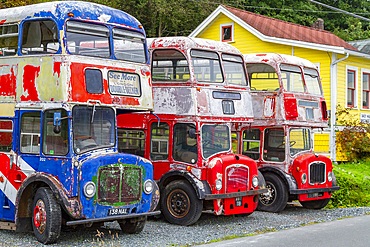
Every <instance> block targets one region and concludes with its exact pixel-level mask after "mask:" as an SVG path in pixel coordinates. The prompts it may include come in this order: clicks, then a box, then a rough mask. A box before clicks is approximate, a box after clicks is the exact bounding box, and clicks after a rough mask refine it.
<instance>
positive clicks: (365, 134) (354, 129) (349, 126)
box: [336, 105, 370, 161]
mask: <svg viewBox="0 0 370 247" xmlns="http://www.w3.org/2000/svg"><path fill="white" fill-rule="evenodd" d="M337 117H338V121H337V122H338V124H339V125H342V126H344V128H343V130H341V131H338V132H337V139H336V142H337V145H338V146H339V147H340V148H341V151H342V152H344V154H345V155H346V156H347V158H348V160H349V161H357V160H366V159H368V158H369V157H370V124H369V123H364V122H361V121H360V119H359V118H358V117H357V116H356V115H351V113H350V111H349V109H345V108H343V107H341V106H340V105H338V107H337Z"/></svg>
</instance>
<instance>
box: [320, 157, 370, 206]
mask: <svg viewBox="0 0 370 247" xmlns="http://www.w3.org/2000/svg"><path fill="white" fill-rule="evenodd" d="M333 171H334V174H335V177H336V178H337V181H338V185H339V186H340V190H339V191H336V192H334V193H333V194H332V199H331V201H330V203H329V205H328V206H327V207H328V208H340V207H369V206H370V162H369V161H367V162H361V163H343V164H340V165H334V166H333Z"/></svg>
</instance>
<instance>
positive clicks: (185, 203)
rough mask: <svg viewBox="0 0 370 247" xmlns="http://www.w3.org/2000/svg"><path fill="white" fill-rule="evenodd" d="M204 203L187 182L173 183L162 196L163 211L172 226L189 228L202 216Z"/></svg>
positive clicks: (165, 189)
mask: <svg viewBox="0 0 370 247" xmlns="http://www.w3.org/2000/svg"><path fill="white" fill-rule="evenodd" d="M202 209H203V201H202V200H200V199H198V197H197V195H196V193H195V191H194V188H193V187H192V186H191V185H190V184H189V183H188V182H187V181H173V182H171V183H170V184H168V185H167V186H166V187H165V188H164V191H163V193H162V196H161V210H162V214H163V216H164V217H165V218H166V220H167V221H168V222H170V223H172V224H177V225H182V226H189V225H192V224H194V223H195V222H197V221H198V219H199V217H200V215H201V214H202Z"/></svg>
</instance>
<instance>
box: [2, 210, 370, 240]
mask: <svg viewBox="0 0 370 247" xmlns="http://www.w3.org/2000/svg"><path fill="white" fill-rule="evenodd" d="M365 214H370V207H361V208H340V209H331V210H329V209H322V210H308V209H304V208H302V207H301V206H300V205H297V204H292V205H288V207H287V208H286V209H285V210H284V211H283V212H282V213H266V212H259V211H256V212H254V213H253V214H251V215H249V216H215V215H213V214H210V213H203V214H202V216H201V218H200V219H199V221H198V222H197V223H195V224H194V225H192V226H188V227H183V226H177V225H171V224H169V223H167V222H166V221H165V220H164V219H157V220H155V219H149V220H148V222H147V224H146V226H145V228H144V230H143V232H142V233H140V234H136V235H127V234H122V233H121V232H120V227H119V225H118V223H116V222H110V223H105V225H104V226H103V227H100V228H78V229H66V230H64V231H63V232H62V233H61V236H60V239H59V241H58V243H57V244H54V245H50V246H120V245H121V246H128V247H137V246H177V245H179V246H181V245H188V246H190V245H195V244H199V243H206V242H208V241H210V240H213V239H222V238H224V237H225V236H230V235H247V234H253V233H261V232H265V231H278V230H282V229H289V228H294V227H299V226H301V225H303V224H310V223H315V222H324V221H332V220H336V219H340V218H343V217H351V216H360V215H365ZM0 246H42V244H40V243H38V242H37V240H36V238H35V237H34V236H33V234H32V233H15V232H12V231H7V230H0Z"/></svg>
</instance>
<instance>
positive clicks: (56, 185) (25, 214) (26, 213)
mask: <svg viewBox="0 0 370 247" xmlns="http://www.w3.org/2000/svg"><path fill="white" fill-rule="evenodd" d="M41 187H48V188H50V189H51V191H52V192H53V194H54V196H55V198H56V200H57V202H58V203H59V204H60V206H61V208H62V210H63V211H64V212H65V213H67V215H68V216H70V217H72V218H75V219H78V218H80V214H81V204H80V203H79V201H78V198H71V197H68V195H67V193H66V191H65V190H64V187H63V185H62V184H61V183H60V182H59V181H58V180H57V179H56V178H55V177H53V176H50V175H48V174H44V173H35V174H33V175H31V176H29V177H28V178H27V179H26V180H25V181H24V182H23V183H22V185H21V187H20V188H19V190H18V193H17V198H16V203H15V226H16V231H17V232H24V231H30V230H32V212H33V211H32V203H33V198H34V196H35V194H36V191H37V189H38V188H41Z"/></svg>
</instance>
